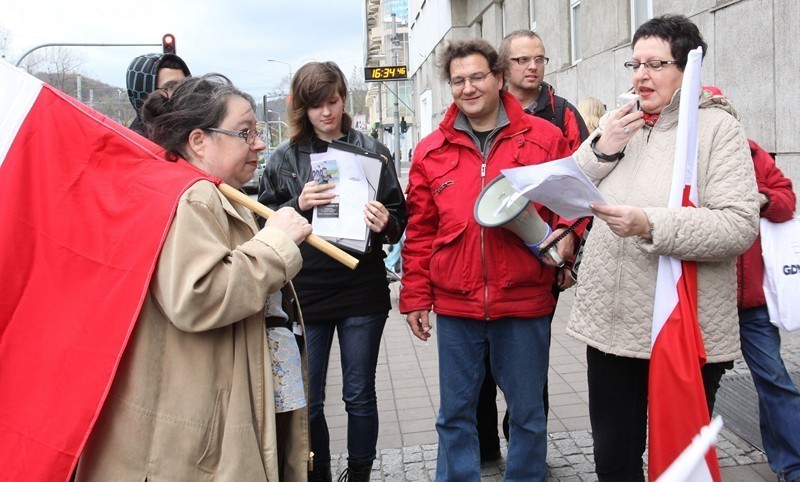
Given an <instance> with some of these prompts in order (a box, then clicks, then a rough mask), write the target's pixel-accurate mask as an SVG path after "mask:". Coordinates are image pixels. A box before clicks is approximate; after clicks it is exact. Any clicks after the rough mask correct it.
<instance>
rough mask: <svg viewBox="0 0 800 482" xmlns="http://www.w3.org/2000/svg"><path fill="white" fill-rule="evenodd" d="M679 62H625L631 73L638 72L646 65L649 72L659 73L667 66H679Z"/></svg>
mask: <svg viewBox="0 0 800 482" xmlns="http://www.w3.org/2000/svg"><path fill="white" fill-rule="evenodd" d="M677 64H678V61H677V60H648V61H647V62H637V61H635V60H629V61H627V62H625V68H626V69H628V70H630V71H631V72H636V71H637V70H639V67H641V66H642V65H644V68H645V69H647V70H651V71H653V72H658V71H659V70H661V69H662V67H664V66H665V65H677Z"/></svg>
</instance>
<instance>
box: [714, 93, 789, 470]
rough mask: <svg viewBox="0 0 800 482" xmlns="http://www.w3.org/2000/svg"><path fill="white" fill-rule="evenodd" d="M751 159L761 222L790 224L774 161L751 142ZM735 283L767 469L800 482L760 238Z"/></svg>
mask: <svg viewBox="0 0 800 482" xmlns="http://www.w3.org/2000/svg"><path fill="white" fill-rule="evenodd" d="M703 95H704V96H706V97H714V96H723V94H722V92H721V91H720V90H719V89H718V88H717V87H713V86H704V87H703ZM749 143H750V154H751V156H752V157H753V165H754V167H755V171H756V183H757V184H758V193H759V197H760V198H761V217H762V218H765V219H768V220H770V221H772V222H773V223H783V222H786V221H789V220H790V219H792V217H793V216H794V210H795V205H796V202H797V200H796V198H795V194H794V192H793V191H792V181H791V180H790V179H789V178H787V177H785V176H784V175H783V172H781V170H780V169H779V168H778V166H776V165H775V160H774V159H772V156H770V155H769V153H768V152H767V151H765V150H764V149H762V148H761V146H759V145H758V144H756V143H755V142H754V141H752V140H751V141H749ZM736 268H737V270H736V271H737V276H738V281H739V283H738V284H739V292H738V299H739V300H738V301H739V336H740V340H741V343H742V355H743V356H744V360H745V362H746V363H747V367H748V368H749V369H750V375H751V376H752V377H753V383H754V384H755V387H756V392H757V393H758V416H759V422H760V423H759V425H760V427H761V441H762V442H763V443H764V451H765V452H766V453H767V458H768V460H769V467H770V468H771V469H772V471H773V472H775V473H776V474H777V475H778V479H779V480H787V481H792V482H797V481H798V480H800V432H798V430H797V428H798V427H800V391H798V389H797V386H795V384H794V383H793V382H792V379H791V378H790V377H789V373H788V372H787V371H786V366H785V365H784V363H783V359H782V358H781V334H780V332H779V331H778V328H777V327H775V326H774V325H773V324H772V323H770V321H769V312H768V311H767V300H766V298H765V297H764V288H763V287H762V286H763V280H764V260H763V258H762V257H761V237H760V236H759V237H758V238H756V241H755V242H754V243H753V246H751V247H750V249H748V250H747V251H745V252H744V254H742V255H741V256H739V257H738V258H737V260H736Z"/></svg>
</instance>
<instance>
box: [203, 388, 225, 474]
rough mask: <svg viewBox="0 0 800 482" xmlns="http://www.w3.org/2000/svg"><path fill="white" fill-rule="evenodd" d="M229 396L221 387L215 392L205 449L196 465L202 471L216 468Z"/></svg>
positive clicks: (210, 470)
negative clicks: (215, 396) (215, 398)
mask: <svg viewBox="0 0 800 482" xmlns="http://www.w3.org/2000/svg"><path fill="white" fill-rule="evenodd" d="M230 398H231V391H230V390H228V389H226V388H221V389H220V390H219V391H218V392H217V400H216V402H215V403H214V413H213V415H212V418H211V425H209V427H208V430H207V433H206V449H205V451H203V455H201V456H200V459H199V460H198V461H197V467H198V468H199V469H200V470H202V471H204V472H208V473H211V474H213V473H214V472H216V470H217V466H218V464H219V459H220V452H221V449H222V438H223V436H224V433H225V421H226V419H227V416H228V404H229V402H230Z"/></svg>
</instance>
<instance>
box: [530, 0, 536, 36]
mask: <svg viewBox="0 0 800 482" xmlns="http://www.w3.org/2000/svg"><path fill="white" fill-rule="evenodd" d="M531 30H533V31H534V32H535V31H536V0H531Z"/></svg>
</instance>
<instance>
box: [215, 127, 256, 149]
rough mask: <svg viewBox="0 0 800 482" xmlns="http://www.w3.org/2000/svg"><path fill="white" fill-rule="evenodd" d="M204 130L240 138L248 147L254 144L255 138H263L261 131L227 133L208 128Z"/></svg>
mask: <svg viewBox="0 0 800 482" xmlns="http://www.w3.org/2000/svg"><path fill="white" fill-rule="evenodd" d="M206 130H207V131H211V132H219V133H220V134H225V135H228V136H233V137H241V138H242V139H244V141H245V142H246V143H247V144H248V145H250V146H252V145H253V144H254V143H255V142H256V138H258V139H261V138H262V137H263V136H264V130H263V129H242V130H240V131H229V130H228V129H218V128H216V127H209V128H208V129H206Z"/></svg>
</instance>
